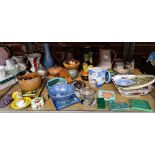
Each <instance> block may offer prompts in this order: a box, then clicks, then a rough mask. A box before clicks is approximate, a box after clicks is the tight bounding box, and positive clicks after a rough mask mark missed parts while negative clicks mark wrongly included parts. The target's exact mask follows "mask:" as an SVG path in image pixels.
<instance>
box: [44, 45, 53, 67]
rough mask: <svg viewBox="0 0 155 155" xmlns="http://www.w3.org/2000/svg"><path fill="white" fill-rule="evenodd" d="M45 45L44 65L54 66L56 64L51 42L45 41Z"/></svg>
mask: <svg viewBox="0 0 155 155" xmlns="http://www.w3.org/2000/svg"><path fill="white" fill-rule="evenodd" d="M43 46H44V49H45V55H44V59H43V65H44V67H45V68H46V69H47V68H49V67H53V66H54V58H53V56H52V54H51V53H50V49H49V44H48V43H44V44H43Z"/></svg>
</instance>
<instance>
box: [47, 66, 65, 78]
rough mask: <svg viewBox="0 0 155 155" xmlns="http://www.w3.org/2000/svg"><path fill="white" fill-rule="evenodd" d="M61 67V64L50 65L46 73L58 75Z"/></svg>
mask: <svg viewBox="0 0 155 155" xmlns="http://www.w3.org/2000/svg"><path fill="white" fill-rule="evenodd" d="M62 68H63V67H61V66H56V67H50V68H48V73H49V74H50V75H52V76H57V75H59V73H60V70H61V69H62Z"/></svg>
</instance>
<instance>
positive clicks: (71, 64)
mask: <svg viewBox="0 0 155 155" xmlns="http://www.w3.org/2000/svg"><path fill="white" fill-rule="evenodd" d="M63 65H64V67H65V68H66V69H78V67H79V65H80V61H78V60H68V61H64V62H63Z"/></svg>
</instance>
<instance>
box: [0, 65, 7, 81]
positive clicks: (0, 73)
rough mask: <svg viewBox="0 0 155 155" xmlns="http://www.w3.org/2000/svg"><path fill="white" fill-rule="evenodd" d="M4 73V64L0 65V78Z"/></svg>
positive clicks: (3, 76)
mask: <svg viewBox="0 0 155 155" xmlns="http://www.w3.org/2000/svg"><path fill="white" fill-rule="evenodd" d="M5 76H6V73H5V67H4V66H0V79H3V78H5Z"/></svg>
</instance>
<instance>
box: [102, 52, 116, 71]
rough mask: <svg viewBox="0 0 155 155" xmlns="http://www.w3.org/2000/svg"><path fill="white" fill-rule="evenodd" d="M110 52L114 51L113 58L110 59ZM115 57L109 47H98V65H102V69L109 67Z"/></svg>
mask: <svg viewBox="0 0 155 155" xmlns="http://www.w3.org/2000/svg"><path fill="white" fill-rule="evenodd" d="M111 53H114V59H113V60H111ZM115 59H116V52H115V51H114V50H111V49H100V63H99V67H102V68H103V69H105V70H107V69H111V68H112V64H113V62H114V61H115Z"/></svg>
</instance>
